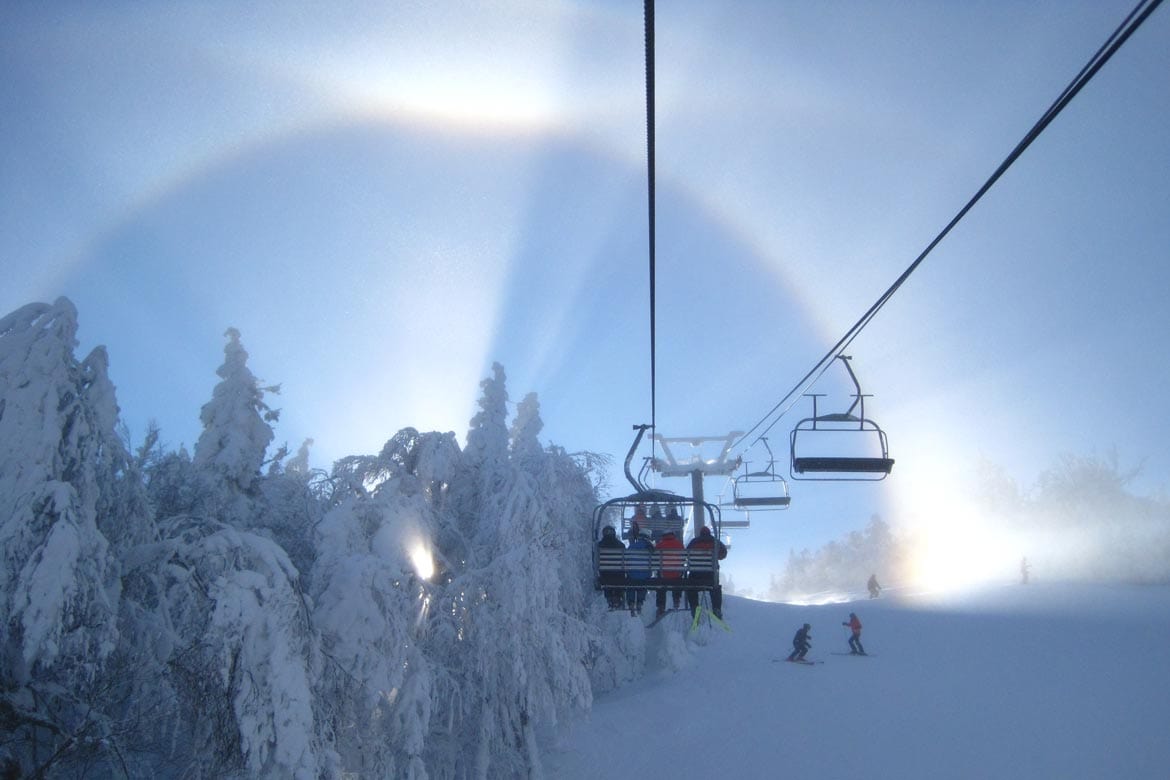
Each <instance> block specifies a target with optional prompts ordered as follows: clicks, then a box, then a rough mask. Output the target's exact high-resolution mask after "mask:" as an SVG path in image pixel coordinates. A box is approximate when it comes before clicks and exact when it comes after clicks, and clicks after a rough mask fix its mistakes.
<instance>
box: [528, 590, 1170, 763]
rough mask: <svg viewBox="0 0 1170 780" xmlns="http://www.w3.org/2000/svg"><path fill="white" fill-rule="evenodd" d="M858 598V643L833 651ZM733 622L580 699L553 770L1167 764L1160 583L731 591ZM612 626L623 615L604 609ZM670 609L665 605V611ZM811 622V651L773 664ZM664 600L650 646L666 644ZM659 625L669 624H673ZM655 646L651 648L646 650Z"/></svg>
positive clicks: (672, 628) (676, 627) (665, 648)
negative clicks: (868, 593) (851, 649)
mask: <svg viewBox="0 0 1170 780" xmlns="http://www.w3.org/2000/svg"><path fill="white" fill-rule="evenodd" d="M851 611H853V612H857V614H858V615H859V617H860V618H861V620H862V622H863V623H864V625H865V628H864V631H863V634H862V639H863V641H864V643H865V647H866V649H867V651H869V652H870V653H871V654H872V657H867V658H855V657H849V656H845V655H834V654H833V653H842V652H846V651H847V650H848V648H847V646H846V641H847V629H845V628H844V627H843V626H842V625H841V623H842V621H844V620H846V619H848V615H849V613H850V612H851ZM725 614H726V617H727V620H728V622H729V623H730V625H731V627H732V631H731V632H730V633H728V632H724V631H722V630H720V629H718V628H717V627H710V626H704V627H702V628H700V629H699V631H697V632H696V634H695V635H692V636H690V637H689V639H688V641H687V642H686V647H687V648H688V651H687V652H686V653H684V658H683V660H682V663H681V666H682V667H683V668H681V669H679V671H677V672H660V673H657V674H651V675H649V676H647V677H646V678H645V679H643V680H641V681H638V682H637V683H635V684H633V685H630V686H627V687H625V688H622V689H620V690H618V691H615V692H613V693H610V694H607V695H605V696H601V697H598V698H597V699H596V700H595V702H594V707H593V712H592V716H591V719H590V720H589V721H588V722H584V723H581V724H578V725H577V726H576V727H575V728H574V730H573V731H572V732H571V733H570V734H569V735H567V736H566V737H565V738H564V739H563V741H562V744H561V745H560V751H559V752H557V753H554V754H553V755H551V756H550V757H549V761H548V767H547V768H548V769H549V770H550V774H552V775H553V776H556V777H564V778H575V779H578V780H582V779H584V778H601V777H676V778H709V777H736V778H765V777H769V778H770V777H777V776H779V775H780V774H784V775H786V776H793V775H803V776H807V777H834V778H862V777H865V778H872V777H898V778H909V779H910V780H913V779H914V778H922V779H923V780H925V779H926V778H940V777H946V778H987V777H998V778H1030V779H1031V778H1056V777H1059V778H1102V777H1126V778H1155V777H1165V775H1166V767H1167V766H1168V765H1170V742H1168V741H1167V740H1166V739H1165V726H1166V724H1167V723H1170V701H1167V697H1166V695H1165V693H1166V691H1167V690H1170V666H1168V665H1167V664H1166V663H1165V654H1164V650H1163V648H1164V646H1165V640H1166V636H1167V631H1168V626H1170V587H1165V586H1129V585H1124V586H1123V585H1083V584H1075V585H1073V584H1032V585H1028V586H1022V585H1011V586H1001V587H990V588H984V589H981V590H977V591H970V592H967V593H965V594H963V595H957V596H946V597H943V596H937V595H933V594H929V593H907V592H902V593H894V594H890V595H888V596H887V595H883V597H882V598H880V599H877V600H872V601H871V600H851V601H848V602H843V603H838V604H828V605H820V606H796V605H784V604H770V603H765V602H757V601H749V600H746V599H741V598H734V597H730V598H728V599H727V604H726V605H725ZM612 617H613V621H614V623H615V628H617V627H620V624H621V622H622V621H628V620H632V619H633V618H631V617H629V616H628V615H624V616H623V615H620V614H614V615H613V616H612ZM676 618H677V619H676ZM804 622H808V623H811V624H812V627H813V628H812V635H813V649H812V651H811V652H810V653H809V658H811V659H815V660H818V661H823V662H824V663H820V664H817V665H816V666H797V665H794V664H789V663H785V662H783V661H775V660H773V659H777V658H779V659H783V658H784V657H785V656H786V655H787V653H788V652H789V650H790V643H791V638H792V634H793V633H794V632H795V630H796V629H797V628H798V627H799V626H800V625H801V624H802V623H804ZM689 629H690V624H689V621H687V620H686V617H685V614H682V613H680V614H678V615H672V616H670V617H668V619H667V621H664V623H663V624H661V625H659V626H658V627H657V628H655V629H651V630H650V632H649V636H648V639H647V642H648V645H649V646H648V650H647V657H648V658H655V659H656V661H660V660H661V658H662V657H663V656H664V655H670V656H671V657H672V658H676V659H677V657H678V655H679V654H678V647H679V644H680V639H679V637H681V636H684V635H686V632H688V631H689ZM672 635H673V636H672ZM656 654H657V657H656Z"/></svg>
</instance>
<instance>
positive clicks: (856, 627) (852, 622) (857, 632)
mask: <svg viewBox="0 0 1170 780" xmlns="http://www.w3.org/2000/svg"><path fill="white" fill-rule="evenodd" d="M841 625H843V626H849V628H850V630H852V632H853V634H852V635H851V636H850V637H849V654H850V655H865V648H864V647H862V646H861V621H860V620H858V618H857V614H856V613H855V612H850V613H849V620H848V621H847V622H844V623H842V624H841Z"/></svg>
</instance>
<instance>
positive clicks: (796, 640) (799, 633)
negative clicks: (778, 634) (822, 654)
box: [785, 623, 812, 661]
mask: <svg viewBox="0 0 1170 780" xmlns="http://www.w3.org/2000/svg"><path fill="white" fill-rule="evenodd" d="M809 631H812V626H810V625H809V624H808V623H805V624H804V625H803V626H801V627H800V628H798V629H797V630H796V636H794V637H792V652H791V653H790V654H789V655H788V658H787V659H785V660H788V661H803V660H804V656H805V655H806V654H807V653H808V651H809V649H810V648H811V647H812V637H811V636H810V635H809Z"/></svg>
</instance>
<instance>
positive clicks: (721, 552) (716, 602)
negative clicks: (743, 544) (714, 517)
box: [687, 526, 727, 618]
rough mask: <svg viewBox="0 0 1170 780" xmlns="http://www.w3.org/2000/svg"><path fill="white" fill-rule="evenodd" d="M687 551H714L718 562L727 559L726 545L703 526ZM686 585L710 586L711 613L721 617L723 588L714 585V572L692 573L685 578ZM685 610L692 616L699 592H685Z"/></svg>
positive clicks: (697, 602) (696, 606) (697, 604)
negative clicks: (687, 609)
mask: <svg viewBox="0 0 1170 780" xmlns="http://www.w3.org/2000/svg"><path fill="white" fill-rule="evenodd" d="M687 550H700V551H702V550H714V551H716V553H715V554H716V556H717V557H718V558H719V560H723V559H724V558H726V557H727V545H725V544H724V543H723V542H721V541H719V540H718V539H716V538H715V537H714V536H713V535H712V534H711V529H710V528H708V527H707V526H703V527H702V528H700V529H699V533H698V535H697V536H696V537H695V538H694V539H691V541H690V544H688V545H687ZM687 581H688V584H691V585H710V586H711V587H710V591H711V611H712V612H714V613H715V617H717V618H722V617H723V588H722V587H721V586H719V585H717V584H715V572H713V571H701V572H695V571H692V572H691V573H690V574H689V575H688V577H687ZM687 608H689V609H690V611H691V613H692V614H693V613H694V611H695V610H696V609H698V608H699V591H697V590H688V591H687Z"/></svg>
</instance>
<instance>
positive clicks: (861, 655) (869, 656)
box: [829, 653, 874, 658]
mask: <svg viewBox="0 0 1170 780" xmlns="http://www.w3.org/2000/svg"><path fill="white" fill-rule="evenodd" d="M829 655H856V656H858V657H861V658H873V657H874V654H873V653H829Z"/></svg>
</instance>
